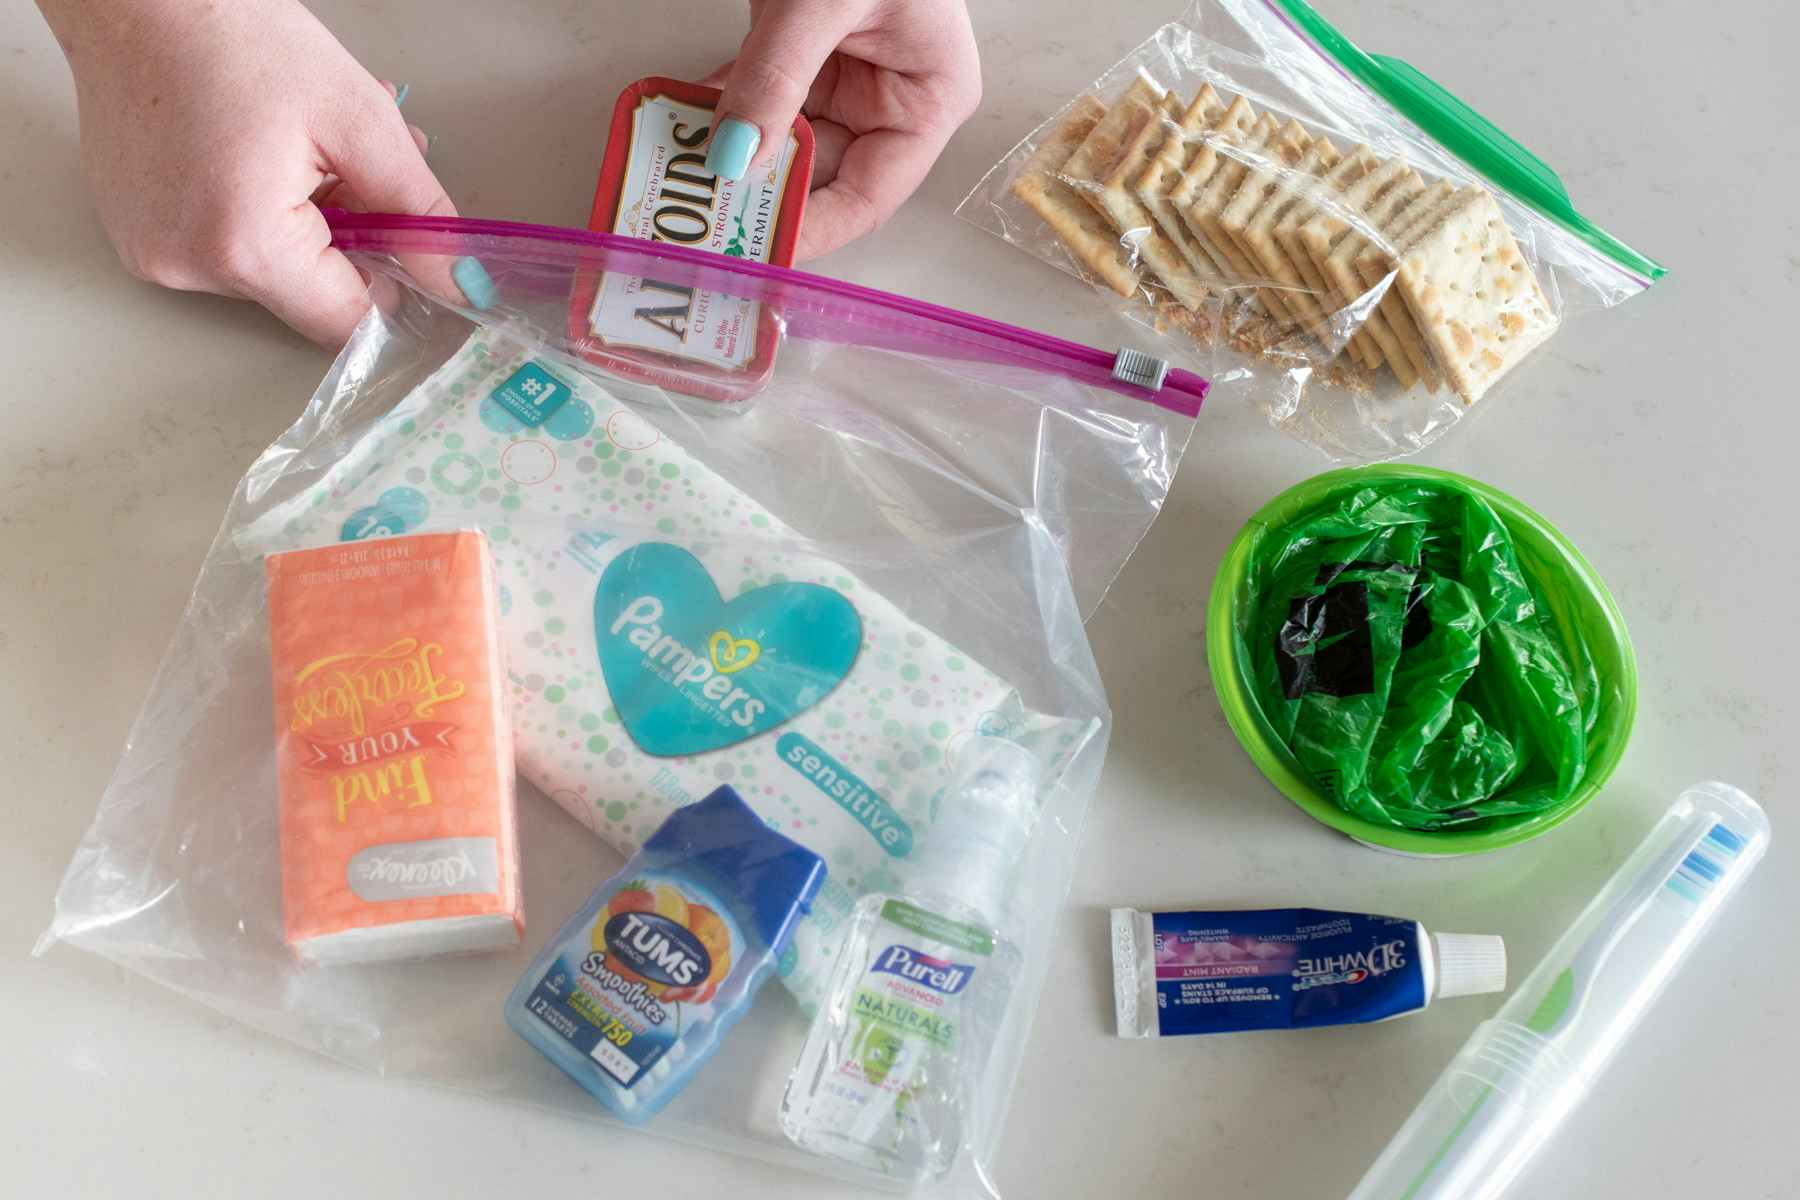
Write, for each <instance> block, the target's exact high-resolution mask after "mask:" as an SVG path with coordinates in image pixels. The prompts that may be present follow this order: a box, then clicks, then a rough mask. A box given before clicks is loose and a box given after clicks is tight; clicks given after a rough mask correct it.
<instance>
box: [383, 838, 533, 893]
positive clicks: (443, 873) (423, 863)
mask: <svg viewBox="0 0 1800 1200" xmlns="http://www.w3.org/2000/svg"><path fill="white" fill-rule="evenodd" d="M348 875H349V883H350V890H351V891H353V892H355V893H356V894H357V895H358V896H360V897H361V898H362V899H364V900H410V899H413V898H415V897H419V896H465V895H469V894H471V893H478V892H495V891H498V890H499V889H500V866H499V860H498V855H497V854H496V853H495V849H494V839H493V838H434V839H432V840H431V841H428V842H391V843H389V844H387V845H385V846H370V847H368V848H367V849H364V850H359V851H358V852H357V853H356V856H355V857H354V858H352V859H351V860H350V867H349V872H348Z"/></svg>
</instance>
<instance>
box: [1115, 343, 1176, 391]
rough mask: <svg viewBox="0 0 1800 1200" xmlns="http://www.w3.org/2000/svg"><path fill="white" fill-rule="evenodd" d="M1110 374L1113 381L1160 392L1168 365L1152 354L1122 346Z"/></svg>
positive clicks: (1166, 375) (1167, 372)
mask: <svg viewBox="0 0 1800 1200" xmlns="http://www.w3.org/2000/svg"><path fill="white" fill-rule="evenodd" d="M1112 374H1113V378H1114V379H1117V380H1120V381H1121V382H1124V383H1134V384H1136V385H1137V386H1138V387H1141V388H1148V389H1150V390H1151V391H1153V392H1160V391H1162V385H1163V380H1164V379H1165V378H1167V377H1168V374H1169V364H1168V362H1167V361H1166V360H1164V359H1160V358H1157V357H1156V356H1155V355H1153V354H1145V353H1144V352H1143V351H1142V350H1133V349H1131V348H1130V347H1129V346H1122V347H1120V348H1119V354H1118V357H1117V358H1115V359H1113V369H1112Z"/></svg>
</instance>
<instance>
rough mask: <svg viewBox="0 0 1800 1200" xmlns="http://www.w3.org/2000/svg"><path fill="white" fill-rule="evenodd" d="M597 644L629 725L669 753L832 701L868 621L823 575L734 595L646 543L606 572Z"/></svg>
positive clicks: (703, 746)
mask: <svg viewBox="0 0 1800 1200" xmlns="http://www.w3.org/2000/svg"><path fill="white" fill-rule="evenodd" d="M594 641H595V644H596V645H598V646H599V648H600V671H601V673H602V674H603V675H604V676H605V677H606V689H607V691H608V692H610V693H611V694H612V703H613V709H614V711H616V712H617V713H618V714H619V720H620V722H621V723H622V724H623V725H624V726H625V731H626V732H627V733H629V734H630V735H631V740H632V741H634V742H636V743H637V744H638V747H639V748H640V749H642V750H643V751H644V753H646V754H654V755H657V756H659V757H664V758H669V757H674V756H676V755H684V754H702V753H704V752H706V751H708V750H718V749H722V748H723V747H726V746H731V745H735V744H736V743H738V742H741V741H743V740H745V739H746V738H753V737H755V736H756V735H757V734H759V733H765V732H767V731H768V730H770V729H773V728H775V727H776V726H777V725H780V724H782V723H783V722H785V721H788V720H791V719H792V718H794V717H796V716H798V715H799V714H801V713H803V712H805V711H806V710H807V709H809V708H811V707H812V706H813V705H815V704H817V703H818V702H819V701H821V700H823V699H824V698H825V697H826V696H827V695H829V694H830V692H831V689H832V688H835V687H836V686H837V685H838V684H839V683H842V682H843V679H844V676H845V675H847V674H849V673H850V666H851V664H852V663H854V662H855V661H856V654H857V650H858V649H859V648H860V647H861V646H862V618H861V617H860V616H858V615H857V612H856V606H855V605H853V604H851V603H850V601H848V600H846V599H845V598H844V597H843V596H842V595H841V594H839V593H838V592H835V591H833V590H832V589H830V588H828V587H824V586H822V585H820V584H816V583H771V584H768V585H766V586H764V587H759V588H753V589H751V590H750V591H747V592H745V593H743V594H742V595H740V596H738V597H736V598H734V599H732V600H730V601H726V600H725V598H724V597H722V596H720V595H719V589H718V587H717V585H715V584H714V583H713V579H712V576H711V575H709V574H707V572H706V568H705V567H703V566H701V565H700V560H699V559H697V558H695V557H694V556H693V555H692V554H689V553H688V552H687V551H686V550H683V549H682V548H681V547H680V546H672V545H670V544H668V543H667V542H645V543H643V544H642V545H638V546H633V547H632V548H631V549H629V550H627V551H625V552H624V553H623V554H621V555H619V556H618V557H617V558H615V559H613V561H612V562H611V563H610V564H609V565H608V566H607V568H606V570H605V571H604V572H602V573H601V575H600V585H599V587H598V588H596V589H595V591H594Z"/></svg>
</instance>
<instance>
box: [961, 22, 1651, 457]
mask: <svg viewBox="0 0 1800 1200" xmlns="http://www.w3.org/2000/svg"><path fill="white" fill-rule="evenodd" d="M957 215H959V216H961V217H962V218H964V219H965V220H967V221H970V222H972V223H973V224H975V225H977V226H980V227H981V228H984V229H987V230H988V231H990V232H992V233H995V234H997V235H998V236H1000V237H1002V238H1004V239H1005V240H1006V241H1008V242H1010V243H1012V244H1014V245H1017V246H1020V247H1022V248H1024V249H1026V250H1028V251H1030V252H1031V253H1033V254H1035V255H1037V256H1038V257H1039V258H1042V259H1044V260H1046V261H1047V262H1050V263H1052V264H1053V265H1055V266H1057V267H1059V268H1061V269H1063V270H1065V271H1068V272H1070V273H1071V274H1074V275H1076V276H1078V277H1080V278H1082V279H1085V280H1088V281H1090V282H1091V283H1093V284H1094V285H1095V286H1096V287H1097V288H1099V289H1104V290H1108V291H1111V292H1113V293H1116V294H1117V295H1118V296H1120V297H1122V298H1123V299H1124V302H1125V307H1126V309H1127V312H1128V313H1129V315H1131V316H1132V317H1133V318H1135V319H1138V320H1141V321H1143V322H1145V323H1147V324H1149V325H1151V326H1152V327H1153V328H1155V329H1157V330H1158V331H1160V332H1162V333H1164V334H1165V335H1166V336H1167V340H1168V342H1169V345H1170V347H1171V348H1170V354H1171V356H1172V357H1175V358H1177V359H1179V358H1180V357H1181V356H1182V354H1183V353H1184V351H1188V352H1199V353H1203V354H1205V355H1209V356H1210V355H1214V354H1218V355H1219V356H1221V357H1220V358H1218V359H1214V358H1210V357H1209V358H1208V359H1207V364H1208V367H1209V369H1210V372H1211V374H1212V376H1213V379H1214V382H1215V385H1219V384H1223V385H1226V386H1229V385H1230V384H1231V383H1233V382H1236V383H1238V384H1240V385H1241V386H1245V387H1247V388H1248V389H1249V390H1250V392H1251V393H1252V394H1253V395H1254V396H1255V397H1256V399H1257V400H1258V402H1259V403H1260V404H1261V405H1262V407H1263V408H1264V410H1265V411H1266V412H1267V413H1268V415H1269V418H1270V420H1271V422H1272V423H1274V424H1275V425H1276V426H1277V427H1279V428H1281V429H1283V430H1285V431H1287V432H1288V433H1290V434H1292V435H1294V436H1296V437H1298V438H1300V439H1301V440H1302V441H1305V442H1308V443H1310V444H1311V445H1313V446H1316V447H1317V448H1319V449H1320V450H1322V451H1323V452H1324V453H1325V454H1327V455H1328V456H1330V457H1332V458H1334V459H1340V460H1350V461H1363V460H1375V459H1383V458H1391V457H1394V456H1396V455H1402V454H1410V453H1413V452H1414V451H1417V450H1419V449H1422V448H1423V447H1424V446H1426V445H1428V444H1430V443H1431V442H1432V441H1434V440H1436V439H1437V438H1438V437H1439V436H1441V435H1442V434H1443V433H1444V431H1445V430H1447V429H1448V428H1449V427H1450V426H1451V425H1453V424H1455V423H1456V422H1457V421H1458V420H1460V419H1461V418H1462V416H1463V415H1464V413H1465V412H1466V411H1467V410H1468V409H1469V408H1470V407H1471V406H1473V405H1475V404H1476V403H1477V402H1482V403H1484V404H1490V405H1491V404H1492V403H1493V400H1492V399H1491V396H1492V394H1493V392H1494V391H1495V389H1496V388H1497V387H1498V386H1499V385H1500V384H1502V382H1503V381H1506V380H1508V379H1510V378H1511V377H1513V376H1514V375H1515V373H1517V374H1519V375H1525V374H1528V373H1529V372H1528V369H1523V368H1521V364H1523V363H1524V362H1525V361H1526V360H1527V359H1528V358H1529V357H1530V356H1531V354H1532V352H1533V351H1534V350H1536V349H1537V348H1538V347H1540V346H1542V345H1543V344H1544V343H1545V342H1546V341H1547V340H1548V339H1549V338H1550V337H1551V336H1552V335H1553V334H1554V333H1555V332H1556V331H1557V329H1558V327H1559V326H1560V325H1561V323H1562V321H1563V319H1564V318H1565V317H1567V316H1570V315H1573V314H1575V313H1578V312H1580V311H1582V310H1583V309H1591V308H1606V307H1611V306H1612V305H1614V304H1617V303H1619V302H1620V301H1622V300H1625V299H1627V298H1629V297H1631V296H1634V295H1636V294H1637V293H1639V292H1641V291H1643V290H1644V289H1645V288H1647V287H1649V285H1650V284H1651V283H1652V282H1653V281H1654V280H1656V279H1657V278H1659V277H1660V276H1661V275H1662V274H1663V268H1662V267H1661V266H1660V265H1659V264H1657V263H1656V262H1655V261H1653V260H1651V259H1649V258H1647V257H1645V256H1644V255H1642V254H1640V253H1638V252H1637V251H1635V250H1633V249H1631V248H1630V247H1629V246H1627V245H1625V244H1624V243H1623V242H1621V241H1619V240H1618V239H1617V238H1615V237H1613V236H1612V235H1610V234H1608V233H1607V232H1605V231H1604V230H1602V229H1600V228H1599V227H1598V226H1596V225H1595V224H1593V223H1592V222H1591V221H1589V220H1588V219H1587V218H1585V217H1583V216H1582V215H1581V214H1580V213H1579V212H1578V211H1576V209H1575V207H1574V205H1573V204H1572V203H1571V202H1570V200H1569V196H1568V193H1567V191H1566V190H1565V189H1564V188H1563V185H1562V183H1561V181H1560V180H1558V179H1557V177H1556V175H1555V174H1554V173H1553V172H1552V171H1551V170H1550V168H1549V167H1547V166H1546V165H1545V164H1544V163H1542V162H1541V161H1539V160H1538V159H1537V158H1535V157H1534V156H1533V155H1532V154H1531V153H1530V152H1529V151H1527V150H1525V149H1524V148H1523V147H1522V146H1520V145H1519V144H1518V143H1516V142H1514V141H1513V140H1512V139H1511V138H1509V137H1508V136H1507V135H1506V134H1505V133H1503V132H1501V131H1500V130H1499V129H1497V128H1496V127H1495V126H1493V125H1492V124H1491V123H1489V122H1488V121H1487V120H1486V119H1485V118H1483V117H1482V116H1481V115H1480V114H1478V113H1476V112H1475V111H1474V110H1472V109H1470V108H1469V107H1468V106H1467V105H1465V104H1463V103H1462V102H1461V101H1460V100H1457V99H1456V98H1455V97H1454V96H1452V95H1450V94H1449V93H1448V92H1446V91H1445V90H1444V89H1443V88H1441V87H1440V86H1438V85H1437V84H1436V83H1434V82H1432V81H1431V80H1430V79H1429V78H1427V77H1426V76H1424V75H1423V74H1421V73H1420V72H1418V71H1417V70H1415V69H1414V68H1412V67H1410V66H1408V65H1407V64H1406V63H1403V62H1400V61H1398V60H1396V59H1392V58H1386V57H1382V56H1375V55H1370V54H1367V53H1365V52H1363V51H1362V50H1360V49H1358V48H1357V47H1356V46H1355V45H1354V44H1352V43H1351V42H1350V41H1349V40H1348V39H1347V38H1345V37H1344V36H1343V35H1342V34H1341V33H1339V32H1338V31H1337V30H1336V29H1335V28H1333V27H1332V26H1331V25H1330V24H1329V23H1327V22H1326V21H1325V20H1324V18H1323V17H1321V16H1320V15H1319V14H1318V13H1317V12H1315V11H1314V10H1313V9H1312V8H1310V7H1309V6H1308V5H1307V4H1305V3H1304V0H1197V2H1196V3H1195V4H1193V5H1192V6H1190V7H1189V8H1188V10H1187V11H1186V12H1185V13H1184V14H1183V15H1182V17H1181V18H1180V19H1179V20H1177V21H1174V22H1172V23H1170V24H1167V25H1164V26H1163V27H1162V28H1160V29H1158V30H1157V31H1156V32H1155V33H1154V34H1152V35H1151V37H1150V38H1149V39H1148V40H1147V41H1145V42H1143V43H1142V44H1141V45H1140V46H1138V48H1137V49H1136V50H1134V51H1133V52H1132V53H1131V54H1130V55H1128V56H1126V58H1124V59H1123V60H1122V61H1120V62H1119V63H1117V64H1116V65H1115V66H1113V68H1112V69H1111V70H1109V71H1107V72H1106V74H1104V75H1103V76H1101V77H1100V78H1099V79H1098V80H1096V81H1095V82H1094V84H1093V85H1092V86H1091V87H1090V88H1088V89H1087V90H1085V91H1083V92H1081V93H1080V94H1078V95H1077V96H1076V97H1075V98H1074V99H1073V100H1072V101H1070V102H1069V104H1068V105H1066V106H1065V107H1064V108H1063V109H1062V111H1060V112H1058V113H1056V114H1055V115H1054V116H1052V117H1051V118H1050V119H1049V120H1047V121H1045V122H1044V123H1043V124H1042V125H1040V126H1039V127H1038V128H1037V129H1035V130H1033V131H1032V133H1031V134H1030V135H1028V136H1027V137H1026V138H1025V139H1024V140H1023V141H1021V142H1020V143H1019V144H1018V145H1017V146H1015V147H1014V148H1013V150H1012V152H1011V153H1009V154H1008V155H1007V156H1006V157H1005V158H1004V159H1002V160H1001V161H1000V162H999V163H997V164H996V165H995V166H994V167H993V169H992V170H990V171H989V172H988V173H987V175H986V176H985V177H984V178H983V179H982V180H981V182H980V183H979V184H978V185H976V187H975V189H974V190H973V191H972V192H970V194H969V196H968V198H967V199H965V200H964V201H963V203H962V204H961V206H960V207H959V208H958V209H957Z"/></svg>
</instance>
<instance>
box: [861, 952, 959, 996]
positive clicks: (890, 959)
mask: <svg viewBox="0 0 1800 1200" xmlns="http://www.w3.org/2000/svg"><path fill="white" fill-rule="evenodd" d="M869 969H870V970H871V971H874V972H876V973H877V974H881V975H898V976H899V977H900V978H902V979H905V980H909V981H911V982H913V983H916V984H920V985H921V986H924V987H928V988H930V989H931V990H932V991H934V992H942V993H943V994H944V995H946V996H954V995H956V994H957V993H958V992H960V991H962V990H963V988H965V987H967V986H968V983H969V977H970V976H971V975H973V974H975V968H974V967H971V966H967V965H965V964H963V963H953V962H951V961H949V960H948V959H943V958H933V957H932V956H931V955H929V954H921V953H920V952H919V951H917V950H914V949H913V948H912V947H910V946H902V945H899V944H898V943H896V944H894V945H892V946H889V947H888V948H887V949H886V950H883V951H882V952H881V954H880V956H879V957H878V958H876V960H875V965H874V966H873V967H871V968H869Z"/></svg>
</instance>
